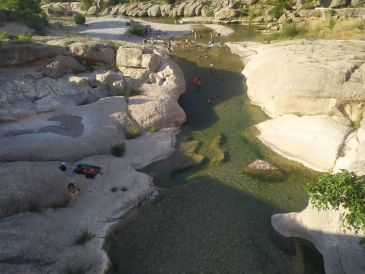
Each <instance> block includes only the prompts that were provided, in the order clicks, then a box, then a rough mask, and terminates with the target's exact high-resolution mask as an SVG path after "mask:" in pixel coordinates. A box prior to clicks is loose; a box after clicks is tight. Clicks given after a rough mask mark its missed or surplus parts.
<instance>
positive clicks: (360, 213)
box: [307, 170, 365, 231]
mask: <svg viewBox="0 0 365 274" xmlns="http://www.w3.org/2000/svg"><path fill="white" fill-rule="evenodd" d="M307 190H308V195H309V198H310V200H311V202H312V204H313V205H314V206H315V207H316V208H319V209H329V208H334V209H339V207H340V206H342V207H344V208H345V209H346V210H347V211H346V212H345V213H344V214H343V216H342V221H343V225H344V226H345V228H347V229H351V228H353V229H355V231H359V230H360V229H362V230H363V231H365V178H364V177H358V176H356V174H355V173H354V172H349V171H347V170H342V171H341V172H339V173H336V174H325V175H322V176H320V177H319V178H317V179H315V180H314V181H312V182H311V183H310V184H308V186H307Z"/></svg>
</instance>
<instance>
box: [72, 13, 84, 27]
mask: <svg viewBox="0 0 365 274" xmlns="http://www.w3.org/2000/svg"><path fill="white" fill-rule="evenodd" d="M74 22H75V24H77V25H83V24H85V22H86V19H85V17H84V16H82V15H81V14H75V15H74Z"/></svg>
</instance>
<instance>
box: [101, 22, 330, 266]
mask: <svg viewBox="0 0 365 274" xmlns="http://www.w3.org/2000/svg"><path fill="white" fill-rule="evenodd" d="M236 28H237V30H238V31H237V32H236V34H235V35H234V37H230V38H228V39H230V40H240V39H242V38H245V39H251V40H252V39H259V36H257V34H255V33H254V32H253V31H252V30H249V29H247V28H243V27H238V26H237V27H236ZM201 33H202V35H203V37H202V38H201V39H200V40H199V41H197V42H198V43H197V44H196V46H191V47H190V48H187V49H177V50H176V51H175V52H174V55H175V58H176V62H177V63H178V64H179V65H180V67H181V68H182V70H183V71H184V74H185V77H186V81H187V92H186V94H185V95H184V98H183V105H184V108H185V111H186V114H187V117H188V120H187V123H186V124H185V125H184V126H183V127H182V131H181V133H180V134H179V136H178V139H179V141H184V140H199V141H200V142H201V146H200V147H199V150H198V153H199V154H201V155H204V156H206V160H205V161H204V162H203V163H202V164H201V165H199V166H196V167H193V168H190V169H187V170H184V171H180V172H173V171H174V170H173V168H176V165H173V164H172V163H174V160H175V159H174V157H171V158H169V159H167V160H164V161H161V162H158V163H155V164H153V165H151V166H149V167H147V168H146V169H145V170H144V172H147V173H149V174H151V175H153V176H154V177H155V182H156V184H157V185H158V186H160V187H162V188H163V189H164V191H163V192H162V195H161V197H160V198H159V199H158V201H155V202H154V203H152V204H148V205H146V206H144V207H141V208H138V209H136V210H135V211H134V212H133V213H131V214H130V215H129V216H128V217H127V218H126V220H124V221H123V222H121V223H120V224H119V225H118V226H117V227H116V229H115V231H114V232H112V233H111V235H110V236H109V237H108V241H107V244H106V248H107V250H108V253H109V256H110V258H111V261H112V267H111V268H110V273H324V270H323V261H322V257H321V255H320V254H319V253H318V252H317V251H316V249H315V248H314V247H313V246H312V245H311V244H310V243H308V242H306V241H303V240H300V239H285V238H283V237H281V236H280V235H279V234H278V233H276V232H275V231H274V230H273V229H272V226H271V223H270V217H271V215H272V214H274V213H278V212H290V211H300V210H302V209H303V208H304V207H305V206H306V204H307V196H306V194H305V184H306V182H308V181H309V180H310V179H311V178H313V176H315V174H314V173H313V172H311V171H309V170H307V169H305V168H303V167H301V166H299V165H292V164H291V163H290V162H288V161H285V160H283V159H281V158H280V157H276V156H273V153H272V152H270V151H269V150H268V149H265V148H263V147H262V146H260V145H257V143H255V142H249V141H247V139H246V140H245V139H243V138H242V132H244V131H246V132H247V130H248V129H249V128H250V127H251V126H252V125H254V124H255V123H258V122H260V121H263V120H265V119H267V117H266V116H265V115H264V114H263V113H262V111H261V110H260V109H258V108H257V107H254V106H252V105H251V104H250V103H249V100H248V98H247V96H246V95H245V92H244V88H243V87H244V82H243V78H242V76H241V71H242V69H243V65H242V63H241V62H240V60H239V58H238V56H236V55H233V54H231V53H230V51H229V49H228V48H226V47H221V48H211V49H207V48H206V47H202V46H199V45H198V44H201V43H206V41H207V39H209V36H210V35H209V32H208V31H202V32H201ZM220 39H221V38H220ZM226 39H227V38H226ZM206 56H207V57H206ZM211 63H212V64H214V68H215V69H214V71H213V72H211V71H210V70H209V64H211ZM193 76H198V77H200V78H201V81H202V86H201V90H200V92H199V93H197V92H196V91H195V89H194V87H193V86H192V84H191V79H192V77H193ZM217 134H222V135H223V136H224V142H223V145H222V149H223V150H224V152H225V155H226V160H225V162H224V163H221V164H214V163H212V162H210V161H209V156H210V155H211V151H210V146H209V142H210V140H211V139H212V138H213V137H214V136H216V135H217ZM258 158H260V159H268V160H270V161H271V162H273V163H274V164H277V165H279V166H280V167H282V168H283V169H284V170H285V171H286V172H287V178H286V180H285V181H281V182H270V181H260V180H257V179H253V178H251V177H248V176H247V175H245V174H243V172H242V169H243V167H244V166H246V165H247V164H249V163H250V162H252V161H254V160H255V159H258Z"/></svg>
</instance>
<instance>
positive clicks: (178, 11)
mask: <svg viewBox="0 0 365 274" xmlns="http://www.w3.org/2000/svg"><path fill="white" fill-rule="evenodd" d="M185 6H186V3H185V2H181V3H180V5H179V6H178V7H177V9H176V15H177V16H184V7H185Z"/></svg>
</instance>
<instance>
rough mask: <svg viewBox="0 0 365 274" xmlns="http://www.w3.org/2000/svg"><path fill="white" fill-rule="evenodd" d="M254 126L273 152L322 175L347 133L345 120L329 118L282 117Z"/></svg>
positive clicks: (347, 124) (334, 158) (329, 168)
mask: <svg viewBox="0 0 365 274" xmlns="http://www.w3.org/2000/svg"><path fill="white" fill-rule="evenodd" d="M256 127H257V129H258V130H259V131H260V134H259V135H258V138H259V139H260V140H261V141H262V142H263V143H264V144H266V145H267V146H269V147H271V148H272V149H273V150H274V151H275V152H277V153H278V154H280V155H282V156H284V157H286V158H289V159H292V160H295V161H298V162H300V163H303V164H304V165H306V166H307V167H310V168H312V169H315V170H318V171H322V172H328V171H331V170H332V168H333V167H334V165H335V162H336V159H337V157H338V152H339V150H340V149H341V148H342V145H343V142H344V141H345V138H346V137H347V135H348V134H349V132H350V130H351V127H350V123H348V122H346V120H344V119H340V120H334V119H332V118H331V117H329V116H301V117H299V116H295V115H285V116H282V117H279V118H275V119H271V120H267V121H265V122H262V123H260V124H258V125H256ZM329 132H330V133H331V134H328V133H329Z"/></svg>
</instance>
